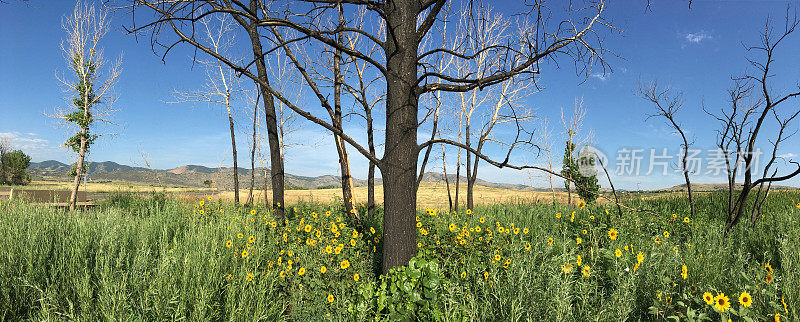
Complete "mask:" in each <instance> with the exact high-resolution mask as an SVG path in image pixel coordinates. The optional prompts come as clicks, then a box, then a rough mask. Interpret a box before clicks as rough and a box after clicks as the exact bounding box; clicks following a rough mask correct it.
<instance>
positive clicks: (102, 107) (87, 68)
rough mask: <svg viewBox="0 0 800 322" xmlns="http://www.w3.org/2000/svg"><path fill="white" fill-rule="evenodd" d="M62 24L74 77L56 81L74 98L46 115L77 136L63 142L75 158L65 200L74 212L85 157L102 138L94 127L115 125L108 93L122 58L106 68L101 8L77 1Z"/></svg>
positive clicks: (106, 27)
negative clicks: (72, 94) (70, 13)
mask: <svg viewBox="0 0 800 322" xmlns="http://www.w3.org/2000/svg"><path fill="white" fill-rule="evenodd" d="M62 25H63V27H64V29H65V30H66V31H67V39H66V40H65V41H64V42H62V44H61V49H62V50H63V51H64V54H65V56H66V59H67V63H68V65H69V66H70V69H71V70H72V72H73V73H74V76H75V77H74V78H73V77H70V78H67V77H64V76H59V75H57V78H58V79H59V81H60V82H61V83H62V84H63V85H64V88H65V91H67V92H74V93H75V94H77V95H76V96H75V97H74V98H73V99H72V100H71V103H72V105H73V106H72V107H70V108H63V109H57V110H56V112H55V113H54V114H53V115H49V116H50V117H53V118H57V119H60V120H61V124H62V125H68V124H73V125H74V126H76V127H77V128H78V133H77V134H75V135H74V136H72V137H70V138H69V139H67V141H66V143H64V146H67V147H69V148H71V149H72V150H73V151H74V152H76V153H77V155H78V162H77V163H76V165H75V168H74V173H72V175H73V176H74V179H73V183H72V192H71V193H70V198H69V209H70V210H75V207H76V205H77V198H78V189H79V187H80V183H81V177H82V176H83V174H84V171H85V167H86V164H85V161H86V157H87V154H88V153H89V150H90V147H91V146H92V144H93V143H94V142H95V140H96V139H97V138H98V137H100V136H101V135H106V134H96V132H98V131H97V126H98V125H100V124H105V125H115V123H114V122H113V121H111V119H110V117H111V116H112V114H113V113H114V112H116V111H118V110H117V109H116V108H115V107H114V102H115V101H116V98H115V97H114V94H113V93H112V91H113V88H114V85H115V84H116V82H117V79H118V78H119V75H120V73H121V66H122V57H121V56H120V58H119V59H118V60H117V61H116V62H114V63H112V64H111V65H110V66H107V64H108V62H107V61H106V60H105V59H104V58H103V50H102V48H101V47H100V42H101V41H102V40H103V38H104V37H105V35H106V34H107V33H108V30H109V26H110V21H109V18H108V12H107V11H105V10H103V9H102V8H100V9H96V8H95V7H94V6H92V5H85V4H83V3H81V2H78V3H76V4H75V10H74V11H73V13H72V15H71V16H69V17H66V18H65V19H64V20H63V22H62ZM106 68H108V70H106ZM98 123H99V124H98Z"/></svg>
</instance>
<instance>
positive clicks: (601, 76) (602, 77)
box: [591, 73, 611, 82]
mask: <svg viewBox="0 0 800 322" xmlns="http://www.w3.org/2000/svg"><path fill="white" fill-rule="evenodd" d="M591 76H592V77H594V78H597V79H599V80H601V81H603V82H605V81H607V80H608V79H610V78H611V74H606V73H602V74H601V73H595V74H592V75H591Z"/></svg>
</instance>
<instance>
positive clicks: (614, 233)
mask: <svg viewBox="0 0 800 322" xmlns="http://www.w3.org/2000/svg"><path fill="white" fill-rule="evenodd" d="M618 235H619V231H617V230H616V229H614V228H611V229H609V230H608V238H609V239H611V240H617V236H618Z"/></svg>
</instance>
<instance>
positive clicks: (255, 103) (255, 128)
mask: <svg viewBox="0 0 800 322" xmlns="http://www.w3.org/2000/svg"><path fill="white" fill-rule="evenodd" d="M255 85H256V87H255V91H254V92H255V93H256V94H255V96H256V97H255V99H253V98H251V97H250V95H248V94H246V96H248V100H249V101H250V103H251V104H252V106H253V130H252V134H253V140H252V141H251V142H250V189H249V191H248V192H247V203H246V204H245V207H251V206H252V205H253V188H254V187H255V185H256V147H257V145H258V105H259V104H260V103H261V91H259V90H258V84H255ZM262 166H263V161H262ZM265 188H266V187H265ZM266 194H267V191H266V190H264V195H266Z"/></svg>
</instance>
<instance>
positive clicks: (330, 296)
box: [328, 294, 333, 303]
mask: <svg viewBox="0 0 800 322" xmlns="http://www.w3.org/2000/svg"><path fill="white" fill-rule="evenodd" d="M328 303H333V294H328Z"/></svg>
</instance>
